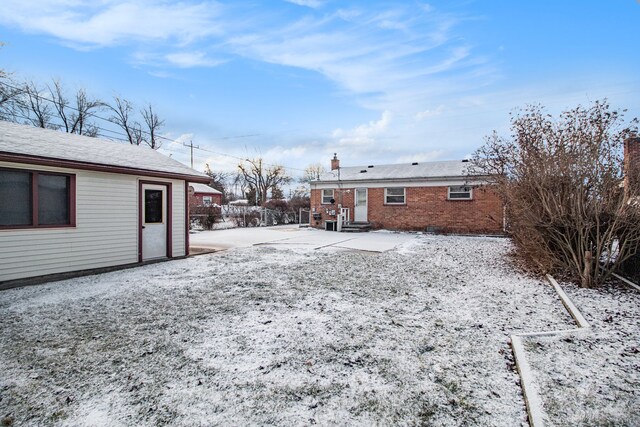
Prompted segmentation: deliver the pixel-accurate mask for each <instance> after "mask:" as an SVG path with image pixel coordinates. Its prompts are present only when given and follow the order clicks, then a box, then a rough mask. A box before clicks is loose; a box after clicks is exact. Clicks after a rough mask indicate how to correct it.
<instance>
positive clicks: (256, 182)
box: [238, 158, 291, 206]
mask: <svg viewBox="0 0 640 427" xmlns="http://www.w3.org/2000/svg"><path fill="white" fill-rule="evenodd" d="M238 169H239V170H240V173H241V174H242V178H243V180H244V182H245V183H246V184H247V186H248V193H252V194H253V195H254V197H255V200H256V204H257V205H259V206H263V205H264V203H265V202H266V200H267V193H268V192H269V190H271V191H273V190H274V189H276V190H277V189H279V188H280V187H281V186H282V185H286V184H288V183H290V182H291V177H289V176H288V175H287V174H286V173H285V170H284V167H282V166H269V167H266V166H265V165H264V162H263V160H262V158H257V159H251V160H250V159H247V160H245V161H244V162H242V163H240V164H239V165H238Z"/></svg>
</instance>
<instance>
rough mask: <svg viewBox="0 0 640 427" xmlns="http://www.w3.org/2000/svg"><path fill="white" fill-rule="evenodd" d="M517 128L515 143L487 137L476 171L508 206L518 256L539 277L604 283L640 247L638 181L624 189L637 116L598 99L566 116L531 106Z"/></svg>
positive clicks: (523, 112)
mask: <svg viewBox="0 0 640 427" xmlns="http://www.w3.org/2000/svg"><path fill="white" fill-rule="evenodd" d="M511 128H512V132H513V134H512V136H511V138H504V137H501V136H499V135H498V134H497V133H495V132H494V133H493V135H491V136H489V137H487V138H486V139H485V144H484V145H483V146H482V147H481V148H480V149H479V150H478V151H477V152H476V153H475V155H474V162H473V165H474V167H473V170H474V172H480V173H483V174H486V175H489V176H490V177H491V178H490V183H491V184H493V185H494V186H495V189H496V191H497V192H498V194H499V195H500V196H501V198H502V199H503V201H504V202H505V205H506V207H507V215H508V218H509V221H508V223H509V232H510V234H511V236H512V237H513V240H514V242H515V245H516V251H517V255H518V256H519V258H520V259H522V260H523V261H524V262H525V263H526V264H527V265H528V266H529V267H530V268H532V269H534V270H536V271H538V272H545V273H546V272H554V273H564V274H567V275H568V276H570V277H572V278H574V279H576V280H578V281H579V283H580V284H581V286H583V287H595V286H598V285H599V284H601V283H602V282H603V281H605V280H606V279H607V278H608V277H609V276H610V274H611V273H612V272H613V271H614V270H615V269H616V268H618V267H619V265H620V264H621V263H622V262H624V261H625V260H626V259H628V258H629V257H630V256H632V255H633V254H634V253H635V252H636V250H637V248H638V245H639V242H640V227H639V226H638V224H640V209H638V208H637V206H634V203H632V201H633V200H634V198H637V197H638V196H639V195H640V191H639V188H638V181H637V180H633V182H632V180H628V181H629V182H628V183H627V184H626V185H623V168H622V144H623V141H624V140H625V138H628V137H630V136H632V135H633V134H635V133H636V132H637V119H633V120H631V121H630V122H629V123H625V121H624V115H623V112H622V111H618V110H612V109H610V107H609V104H608V103H607V101H597V102H594V103H593V104H591V105H590V106H588V107H582V106H578V107H576V108H575V109H572V110H568V111H565V112H563V113H561V114H560V116H559V117H558V118H553V117H552V116H551V115H549V114H547V113H546V112H545V110H544V109H543V108H542V107H540V106H528V107H526V108H525V109H523V110H520V111H518V112H517V113H516V114H514V115H512V118H511ZM636 200H637V199H636ZM600 267H601V268H600Z"/></svg>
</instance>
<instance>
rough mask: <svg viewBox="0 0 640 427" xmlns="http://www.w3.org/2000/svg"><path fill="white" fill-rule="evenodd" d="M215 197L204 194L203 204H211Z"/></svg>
mask: <svg viewBox="0 0 640 427" xmlns="http://www.w3.org/2000/svg"><path fill="white" fill-rule="evenodd" d="M212 202H213V198H212V197H211V196H202V204H203V205H205V206H211V203H212Z"/></svg>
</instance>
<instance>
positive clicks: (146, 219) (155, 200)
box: [142, 184, 167, 261]
mask: <svg viewBox="0 0 640 427" xmlns="http://www.w3.org/2000/svg"><path fill="white" fill-rule="evenodd" d="M166 256H167V187H165V186H164V185H154V184H142V260H143V261H147V260H150V259H156V258H165V257H166Z"/></svg>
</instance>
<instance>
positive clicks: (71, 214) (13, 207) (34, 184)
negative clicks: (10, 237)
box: [0, 169, 75, 228]
mask: <svg viewBox="0 0 640 427" xmlns="http://www.w3.org/2000/svg"><path fill="white" fill-rule="evenodd" d="M74 199H75V175H70V174H61V173H55V172H40V171H32V170H23V169H0V228H29V227H65V226H66V227H69V226H74V225H75V200H74Z"/></svg>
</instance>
